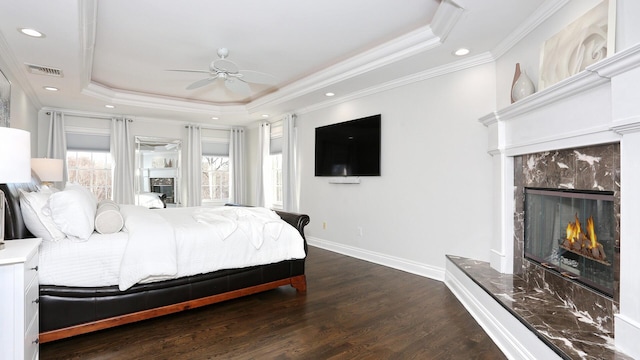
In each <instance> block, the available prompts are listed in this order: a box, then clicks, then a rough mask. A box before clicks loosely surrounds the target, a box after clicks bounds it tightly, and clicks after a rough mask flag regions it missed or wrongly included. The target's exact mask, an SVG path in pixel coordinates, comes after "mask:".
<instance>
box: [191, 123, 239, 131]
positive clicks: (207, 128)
mask: <svg viewBox="0 0 640 360" xmlns="http://www.w3.org/2000/svg"><path fill="white" fill-rule="evenodd" d="M192 126H200V128H201V129H205V130H229V131H230V130H234V129H241V130H244V129H245V128H244V127H242V126H238V127H235V126H224V125H220V126H215V125H213V126H212V125H209V126H206V125H199V124H192V125H185V126H184V128H185V129H187V128H189V127H192Z"/></svg>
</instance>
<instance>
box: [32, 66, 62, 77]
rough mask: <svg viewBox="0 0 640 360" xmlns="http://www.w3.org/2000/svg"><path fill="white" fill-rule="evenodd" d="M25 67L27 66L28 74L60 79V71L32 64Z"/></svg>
mask: <svg viewBox="0 0 640 360" xmlns="http://www.w3.org/2000/svg"><path fill="white" fill-rule="evenodd" d="M25 65H26V66H27V69H28V70H29V72H30V73H32V74H36V75H47V76H56V77H62V70H60V69H56V68H52V67H47V66H41V65H33V64H25Z"/></svg>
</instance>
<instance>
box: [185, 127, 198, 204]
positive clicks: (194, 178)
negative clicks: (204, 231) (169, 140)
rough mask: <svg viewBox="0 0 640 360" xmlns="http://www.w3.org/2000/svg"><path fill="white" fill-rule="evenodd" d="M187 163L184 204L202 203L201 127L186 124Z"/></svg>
mask: <svg viewBox="0 0 640 360" xmlns="http://www.w3.org/2000/svg"><path fill="white" fill-rule="evenodd" d="M186 128H187V164H186V166H185V170H186V175H185V177H186V181H185V184H184V185H185V188H184V191H183V192H182V193H183V194H184V196H183V204H184V205H185V206H200V205H202V129H201V127H200V126H197V125H187V126H186Z"/></svg>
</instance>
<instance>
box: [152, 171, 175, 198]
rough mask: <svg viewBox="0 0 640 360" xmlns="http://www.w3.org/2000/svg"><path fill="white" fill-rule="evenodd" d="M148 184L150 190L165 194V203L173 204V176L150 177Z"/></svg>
mask: <svg viewBox="0 0 640 360" xmlns="http://www.w3.org/2000/svg"><path fill="white" fill-rule="evenodd" d="M149 185H150V186H149V187H150V189H151V192H154V193H160V194H164V195H166V203H167V204H175V202H176V201H175V194H176V191H175V178H172V177H168V178H150V179H149Z"/></svg>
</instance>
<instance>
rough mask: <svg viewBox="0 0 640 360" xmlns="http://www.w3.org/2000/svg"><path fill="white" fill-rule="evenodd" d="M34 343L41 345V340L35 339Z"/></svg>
mask: <svg viewBox="0 0 640 360" xmlns="http://www.w3.org/2000/svg"><path fill="white" fill-rule="evenodd" d="M32 343H34V344H39V343H40V339H35V340H33V341H32Z"/></svg>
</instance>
